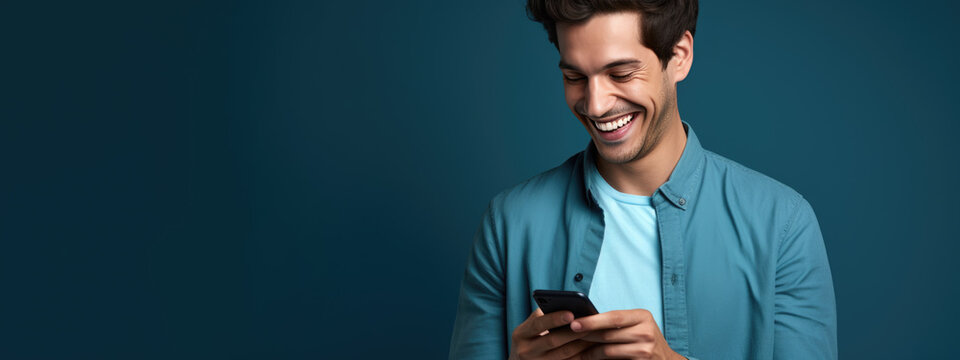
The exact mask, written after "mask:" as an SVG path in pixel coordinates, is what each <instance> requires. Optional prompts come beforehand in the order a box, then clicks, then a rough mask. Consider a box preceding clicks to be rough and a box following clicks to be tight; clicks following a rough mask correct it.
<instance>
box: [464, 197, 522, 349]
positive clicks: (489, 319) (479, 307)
mask: <svg viewBox="0 0 960 360" xmlns="http://www.w3.org/2000/svg"><path fill="white" fill-rule="evenodd" d="M495 212H496V211H495V207H494V206H493V202H491V206H490V207H488V208H487V211H486V213H485V214H484V216H483V222H482V223H481V225H480V229H478V230H477V233H476V235H475V236H474V239H473V247H472V250H471V252H470V255H469V257H468V258H467V269H466V271H465V272H464V274H463V282H462V283H461V285H460V300H459V304H458V306H457V318H456V321H455V322H454V325H453V336H452V338H451V340H450V359H458V360H459V359H506V358H507V356H508V351H509V349H507V336H508V335H507V334H506V330H505V324H506V317H505V310H504V307H505V298H504V293H505V291H504V271H503V260H502V259H503V258H502V252H501V250H500V249H502V248H503V247H502V224H501V223H499V221H498V219H499V216H496V214H495Z"/></svg>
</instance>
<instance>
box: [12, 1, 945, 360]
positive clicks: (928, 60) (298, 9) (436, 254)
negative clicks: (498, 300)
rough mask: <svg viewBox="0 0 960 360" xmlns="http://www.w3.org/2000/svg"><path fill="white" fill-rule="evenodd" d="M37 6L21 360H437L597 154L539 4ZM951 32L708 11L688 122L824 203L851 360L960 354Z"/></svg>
mask: <svg viewBox="0 0 960 360" xmlns="http://www.w3.org/2000/svg"><path fill="white" fill-rule="evenodd" d="M30 3H31V5H9V4H8V5H3V6H2V9H0V10H2V11H0V14H2V15H0V20H2V21H0V34H2V35H0V37H2V38H0V39H2V43H0V46H2V49H3V50H2V54H3V56H2V58H3V60H2V63H4V65H3V68H2V70H0V83H2V84H3V85H2V93H0V95H2V96H0V124H2V127H0V156H2V163H0V166H2V167H0V185H2V186H0V357H2V358H31V359H33V358H36V359H46V358H104V359H108V358H114V359H128V358H142V359H169V358H238V359H241V358H242V359H262V358H329V359H336V358H380V357H388V356H389V357H399V358H411V359H413V358H419V359H433V358H445V357H446V351H447V343H448V341H449V336H450V331H451V328H452V323H453V318H454V314H455V310H456V298H457V292H458V287H459V281H460V276H461V274H462V271H463V268H464V262H465V259H466V256H467V251H468V245H469V243H470V242H471V239H472V236H473V233H474V231H475V229H476V227H477V225H478V224H479V221H480V215H481V213H482V212H483V210H484V208H485V206H486V203H487V201H488V200H489V199H490V198H491V197H492V196H493V195H494V194H496V193H497V192H499V191H500V190H502V189H505V188H506V187H508V186H510V185H513V184H516V183H518V182H520V181H522V180H524V179H526V178H528V177H530V176H533V175H535V174H537V173H539V172H541V171H543V170H546V169H548V168H550V167H553V166H556V165H558V164H560V163H561V162H562V161H563V160H565V159H566V158H567V157H568V156H570V155H572V154H573V153H574V152H576V151H579V150H581V149H583V148H584V146H585V145H586V144H587V141H588V136H587V134H586V133H585V131H584V130H583V129H582V127H581V125H580V124H579V122H578V121H577V120H576V119H575V118H574V117H573V116H572V115H571V114H570V113H569V111H568V110H567V108H566V105H565V104H564V100H563V92H562V87H561V81H560V73H559V71H558V70H557V68H556V62H557V60H558V55H557V53H556V50H555V49H554V48H553V46H552V45H550V44H549V43H548V42H547V39H546V34H545V33H544V32H543V30H542V29H541V28H540V25H539V24H536V23H533V22H531V21H529V20H527V19H526V17H525V15H524V11H523V2H522V1H518V0H511V1H499V2H490V1H476V2H461V1H411V2H388V1H383V2H380V3H379V4H374V3H365V2H356V3H348V2H332V1H331V2H314V1H301V2H270V3H269V4H265V3H256V2H232V1H198V2H185V3H172V2H167V1H152V2H140V3H137V4H132V3H130V2H115V3H92V4H90V3H82V4H81V3H76V2H62V3H44V2H30ZM957 10H958V7H957V6H956V5H955V2H947V1H933V2H908V3H904V2H894V1H866V0H860V1H844V2H833V1H815V2H770V1H759V0H756V1H722V2H717V1H705V2H704V3H703V4H701V11H700V20H699V24H698V32H697V36H696V40H695V61H694V66H693V71H692V73H691V74H690V76H689V77H688V78H687V80H686V81H684V82H683V83H681V85H680V87H679V101H680V109H681V116H682V118H683V119H684V120H685V121H687V122H689V123H690V124H691V125H693V126H694V128H695V129H696V131H697V134H698V135H699V137H700V138H701V140H702V142H703V145H704V146H705V147H706V148H707V149H711V150H713V151H715V152H718V153H720V154H722V155H725V156H728V157H730V158H732V159H735V160H737V161H739V162H741V163H743V164H745V165H747V166H749V167H752V168H754V169H756V170H758V171H761V172H763V173H766V174H768V175H770V176H772V177H774V178H776V179H778V180H780V181H782V182H784V183H786V184H788V185H790V186H792V187H794V188H795V189H797V190H798V191H800V192H801V193H803V194H804V195H805V196H806V197H807V198H808V199H809V201H810V202H811V204H812V205H813V206H814V209H815V210H816V211H817V214H818V216H819V220H820V224H821V226H822V229H823V234H824V237H825V240H826V245H827V248H828V251H829V257H830V261H831V265H832V267H833V275H834V281H835V284H836V293H837V304H838V312H839V344H840V353H841V357H843V358H877V359H897V358H934V357H940V358H949V357H952V356H954V355H955V353H956V349H955V344H954V341H953V340H954V339H955V338H956V336H957V335H958V332H957V330H956V328H957V320H958V313H960V311H958V310H957V307H956V306H955V305H953V304H956V302H957V301H956V299H957V295H958V290H960V281H958V279H957V276H956V274H957V271H958V270H960V268H958V265H957V260H956V259H957V252H958V251H960V243H958V240H960V239H958V236H957V235H956V233H955V231H954V229H955V228H956V222H957V219H958V215H960V214H958V210H957V209H958V200H960V191H958V189H957V184H958V180H960V176H958V167H957V160H956V156H957V154H958V150H960V145H958V144H957V142H956V141H955V140H954V139H955V138H956V132H957V131H958V125H957V121H958V117H957V116H956V115H955V114H954V112H953V106H954V103H956V101H957V99H958V92H957V90H956V89H955V86H956V83H957V81H958V80H960V74H958V70H957V56H958V50H957V43H958V41H957V40H958V39H957V36H956V35H955V31H956V29H955V26H953V24H955V23H956V22H957V21H958V20H960V19H958V16H957V15H956V14H957ZM704 358H709V357H708V356H704Z"/></svg>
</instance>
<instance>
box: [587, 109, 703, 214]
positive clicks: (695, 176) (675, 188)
mask: <svg viewBox="0 0 960 360" xmlns="http://www.w3.org/2000/svg"><path fill="white" fill-rule="evenodd" d="M683 128H684V130H685V131H686V132H687V143H686V145H684V147H683V154H681V155H680V160H679V161H677V166H675V167H674V168H673V172H672V173H671V174H670V178H669V179H667V182H665V183H663V185H661V186H660V188H659V189H658V191H659V192H660V193H662V194H663V196H664V197H665V198H666V199H667V200H669V201H670V203H671V204H673V205H674V206H676V207H678V208H681V209H684V210H686V209H687V206H690V202H691V201H693V200H695V199H693V198H694V195H695V191H696V190H697V189H699V188H700V183H701V181H702V180H703V179H702V178H701V174H703V171H701V170H702V169H703V163H704V161H703V158H704V150H703V147H701V146H700V140H699V139H697V134H696V133H694V132H693V127H691V126H690V124H687V123H686V122H683ZM596 151H597V149H596V147H595V146H594V145H593V140H592V139H591V140H590V142H589V143H588V144H587V149H586V150H584V161H583V166H584V169H583V176H584V179H583V181H584V185H585V186H584V195H585V196H586V199H587V202H588V203H592V204H596V199H595V198H594V197H593V194H591V193H590V189H591V188H593V186H592V185H593V181H594V179H593V178H591V177H590V176H589V174H590V172H589V170H590V168H587V166H593V167H594V168H596V166H597V165H596V160H595V159H596Z"/></svg>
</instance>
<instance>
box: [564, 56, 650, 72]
mask: <svg viewBox="0 0 960 360" xmlns="http://www.w3.org/2000/svg"><path fill="white" fill-rule="evenodd" d="M636 64H640V60H637V59H620V60H614V61H612V62H610V63H608V64H606V65H604V66H603V68H602V70H607V69H610V68H615V67H617V66H622V65H636ZM557 66H559V67H560V68H561V69H570V70H573V71H578V72H583V70H580V69H578V68H577V67H576V66H573V65H570V64H568V63H566V62H565V61H563V59H561V60H560V64H558V65H557Z"/></svg>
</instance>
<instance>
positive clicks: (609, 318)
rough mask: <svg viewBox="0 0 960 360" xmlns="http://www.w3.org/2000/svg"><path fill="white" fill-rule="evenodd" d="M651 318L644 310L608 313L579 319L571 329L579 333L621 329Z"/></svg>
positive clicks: (571, 325)
mask: <svg viewBox="0 0 960 360" xmlns="http://www.w3.org/2000/svg"><path fill="white" fill-rule="evenodd" d="M649 316H650V312H649V311H646V310H643V309H636V310H615V311H608V312H605V313H601V314H596V315H590V316H585V317H582V318H579V319H577V320H575V321H573V322H572V323H571V324H570V328H571V329H573V331H577V332H580V331H594V330H605V329H619V328H622V327H627V326H633V325H636V324H639V323H640V322H642V321H644V320H645V319H646V318H647V317H649Z"/></svg>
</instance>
